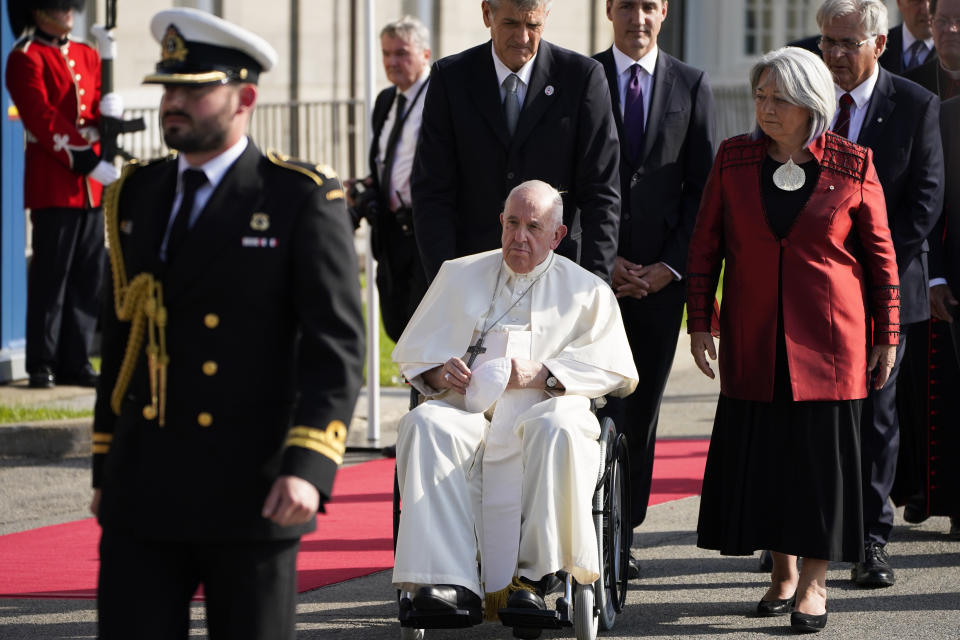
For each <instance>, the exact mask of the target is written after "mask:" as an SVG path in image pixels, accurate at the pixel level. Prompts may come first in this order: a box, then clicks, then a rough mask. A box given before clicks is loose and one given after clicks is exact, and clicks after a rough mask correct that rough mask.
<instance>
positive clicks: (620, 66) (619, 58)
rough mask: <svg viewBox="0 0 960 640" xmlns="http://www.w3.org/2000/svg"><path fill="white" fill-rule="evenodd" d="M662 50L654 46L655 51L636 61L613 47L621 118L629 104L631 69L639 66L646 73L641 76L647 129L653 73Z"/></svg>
mask: <svg viewBox="0 0 960 640" xmlns="http://www.w3.org/2000/svg"><path fill="white" fill-rule="evenodd" d="M659 53H660V48H659V47H657V46H656V45H654V47H653V49H651V50H650V51H648V52H647V55H645V56H643V57H642V58H640V59H639V60H634V59H633V58H631V57H630V56H628V55H627V54H625V53H624V52H623V51H620V49H618V48H617V46H616V45H614V46H613V62H614V64H616V65H617V89H618V91H619V92H620V116H621V117H623V112H624V110H625V109H626V104H627V85H628V84H630V76H631V75H633V72H632V70H631V69H630V68H631V67H632V66H633V65H635V64H639V65H640V68H641V69H643V70H644V71H646V73H641V74H640V90H641V91H643V128H644V129H646V128H647V118H648V117H650V96H651V95H653V72H654V70H655V69H656V68H657V56H658V55H659Z"/></svg>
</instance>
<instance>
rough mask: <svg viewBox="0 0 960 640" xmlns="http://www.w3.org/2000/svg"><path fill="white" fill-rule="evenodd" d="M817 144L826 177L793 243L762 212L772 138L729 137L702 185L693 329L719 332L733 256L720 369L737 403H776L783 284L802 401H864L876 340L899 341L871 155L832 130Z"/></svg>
mask: <svg viewBox="0 0 960 640" xmlns="http://www.w3.org/2000/svg"><path fill="white" fill-rule="evenodd" d="M808 148H809V151H810V152H811V153H812V154H813V155H814V157H815V158H816V160H817V162H818V163H819V165H820V177H819V179H818V180H817V184H816V186H815V187H814V190H813V193H812V194H811V195H810V199H809V200H808V201H807V203H806V204H805V205H804V207H803V209H802V210H801V211H800V213H799V215H798V216H797V218H796V221H795V222H794V223H793V227H792V228H791V229H790V233H789V234H788V235H787V236H786V237H785V238H783V239H779V238H777V236H776V235H775V234H774V233H773V231H772V230H771V228H770V226H769V224H768V223H767V220H766V216H765V213H764V205H763V195H762V190H761V185H760V169H761V165H762V163H763V159H764V157H766V154H767V141H766V140H765V139H764V140H751V139H750V138H748V137H746V136H740V137H737V138H731V139H729V140H726V141H724V143H723V144H722V145H721V146H720V150H719V152H718V153H717V159H716V162H714V165H713V170H712V171H711V173H710V177H709V179H708V180H707V185H706V188H705V189H704V192H703V198H702V200H701V202H700V211H699V213H698V214H697V222H696V225H695V227H694V230H693V236H692V238H691V241H690V253H689V258H688V263H687V272H688V273H687V309H688V318H687V329H688V331H691V332H693V331H710V318H711V313H712V310H713V300H714V292H715V291H716V287H717V282H718V279H719V275H720V266H721V262H725V265H726V266H725V270H724V276H723V305H722V307H721V310H720V354H719V360H720V363H719V364H720V387H721V392H722V393H723V394H724V395H726V396H727V397H730V398H738V399H742V400H753V401H757V402H770V401H771V400H772V399H773V383H774V367H775V364H776V345H777V319H778V315H779V305H778V289H779V287H780V286H782V287H783V294H782V297H783V327H784V334H785V338H786V347H787V360H788V362H789V370H790V378H791V380H790V383H791V386H792V390H793V399H794V400H796V401H810V400H854V399H857V398H864V397H866V395H867V354H868V348H869V346H870V344H871V343H876V344H897V343H898V342H899V329H900V326H899V324H900V314H899V309H900V306H899V284H900V281H899V278H898V275H897V263H896V256H895V254H894V250H893V242H892V241H891V239H890V230H889V228H888V226H887V212H886V205H885V203H884V198H883V189H882V188H881V186H880V183H879V181H878V180H877V172H876V170H875V169H874V168H873V162H872V155H871V151H870V150H869V149H867V148H865V147H861V146H859V145H856V144H853V143H851V142H849V141H848V140H846V139H845V138H842V137H840V136H837V135H835V134H833V133H830V132H827V133H825V134H824V135H822V136H820V137H819V138H817V139H816V140H814V141H813V142H812V143H811V144H810V146H809V147H808ZM871 317H872V319H873V326H872V329H873V331H872V335H871V323H870V318H871Z"/></svg>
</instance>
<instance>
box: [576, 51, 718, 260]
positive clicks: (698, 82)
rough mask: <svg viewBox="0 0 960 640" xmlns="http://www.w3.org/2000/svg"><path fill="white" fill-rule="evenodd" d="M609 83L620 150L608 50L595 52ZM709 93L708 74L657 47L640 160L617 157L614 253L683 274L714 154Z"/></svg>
mask: <svg viewBox="0 0 960 640" xmlns="http://www.w3.org/2000/svg"><path fill="white" fill-rule="evenodd" d="M594 59H595V60H597V61H599V62H600V64H602V65H603V69H604V72H605V73H606V76H607V83H608V84H609V86H610V96H611V102H612V106H613V114H614V120H615V121H616V123H617V131H618V133H619V135H620V144H621V148H625V146H626V142H625V140H624V137H623V116H622V115H621V114H620V89H619V84H618V82H617V66H616V62H615V61H614V57H613V49H612V48H611V49H607V50H606V51H602V52H600V53H598V54H597V55H595V56H594ZM714 134H715V132H714V108H713V92H711V91H710V83H709V81H708V79H707V74H706V73H704V72H703V71H701V70H699V69H695V68H694V67H691V66H689V65H687V64H684V63H683V62H680V61H679V60H677V59H676V58H674V57H672V56H670V55H668V54H667V53H665V52H664V51H663V50H661V51H660V52H659V54H658V56H657V66H656V69H655V70H654V74H653V92H652V95H651V96H650V114H649V116H648V117H647V127H646V131H645V135H644V140H643V144H644V146H643V150H642V151H641V153H640V158H639V159H638V161H637V163H636V164H634V163H633V162H631V161H630V160H628V159H627V158H626V156H625V155H621V157H620V197H621V214H620V243H619V248H618V251H617V253H618V255H621V256H623V257H624V258H626V259H628V260H630V261H631V262H636V263H639V264H643V265H647V264H652V263H655V262H664V263H666V264H667V265H669V266H670V267H672V268H673V269H674V270H675V271H677V272H678V273H680V274H681V275H682V274H683V273H684V272H685V271H686V268H687V247H688V246H689V244H690V235H691V233H693V225H694V223H695V222H696V219H697V209H698V208H699V206H700V196H701V195H702V193H703V186H704V184H706V181H707V176H708V175H709V173H710V167H712V166H713V151H714Z"/></svg>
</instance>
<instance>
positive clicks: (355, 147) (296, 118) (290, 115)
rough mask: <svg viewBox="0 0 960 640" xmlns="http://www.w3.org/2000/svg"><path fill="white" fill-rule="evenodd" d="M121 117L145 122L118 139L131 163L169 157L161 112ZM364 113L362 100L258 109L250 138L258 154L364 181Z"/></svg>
mask: <svg viewBox="0 0 960 640" xmlns="http://www.w3.org/2000/svg"><path fill="white" fill-rule="evenodd" d="M124 115H125V117H127V118H136V117H138V116H139V117H143V121H144V122H145V123H146V125H147V128H146V129H145V130H144V131H138V132H136V133H127V134H123V135H122V136H120V144H121V146H122V147H123V148H124V149H125V150H126V151H128V152H129V153H131V154H132V155H133V156H134V157H135V158H138V159H141V160H149V159H151V158H158V157H161V156H164V155H166V154H167V153H168V149H167V147H166V145H164V144H163V136H162V133H161V130H160V118H159V109H157V108H151V109H128V110H127V111H126V112H125V114H124ZM367 120H368V118H367V109H366V106H365V103H364V102H363V101H362V100H321V101H314V102H289V103H282V104H262V105H258V106H257V108H256V109H255V110H254V112H253V117H252V119H251V121H250V137H251V139H252V140H253V141H254V142H255V143H256V145H257V146H258V147H260V149H261V150H263V151H266V150H268V149H276V150H278V151H280V152H282V153H285V154H288V155H290V156H294V157H297V158H302V159H303V160H305V161H309V162H313V163H317V164H326V165H329V166H331V167H333V168H334V169H335V170H336V172H337V173H338V174H339V175H340V176H341V177H352V176H362V175H366V173H367V169H366V164H367V149H366V147H365V145H364V140H365V139H366V138H365V135H366V131H365V128H366V126H367Z"/></svg>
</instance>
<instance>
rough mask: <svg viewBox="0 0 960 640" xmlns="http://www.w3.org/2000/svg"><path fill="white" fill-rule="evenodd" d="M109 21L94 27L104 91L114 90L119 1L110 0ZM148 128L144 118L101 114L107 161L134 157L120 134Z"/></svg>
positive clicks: (103, 151) (102, 149) (102, 146)
mask: <svg viewBox="0 0 960 640" xmlns="http://www.w3.org/2000/svg"><path fill="white" fill-rule="evenodd" d="M106 3H107V6H106V24H104V25H102V26H101V25H98V24H95V25H93V27H91V28H90V31H91V32H92V33H93V35H94V37H96V39H97V51H99V52H100V95H106V94H108V93H111V92H112V91H113V60H114V58H115V57H116V55H117V43H116V41H115V40H114V38H113V30H114V29H115V28H116V26H117V2H116V0H106ZM146 128H147V125H146V123H144V121H143V118H142V117H139V118H134V119H132V120H122V119H120V118H113V117H110V116H105V115H102V114H101V116H100V157H101V159H103V160H106V161H107V162H113V160H114V158H116V157H117V156H120V157H122V158H123V159H124V160H132V159H133V156H132V155H130V153H129V152H127V151H125V150H124V149H123V148H122V147H120V143H119V141H118V137H119V136H120V134H122V133H133V132H135V131H143V130H144V129H146Z"/></svg>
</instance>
